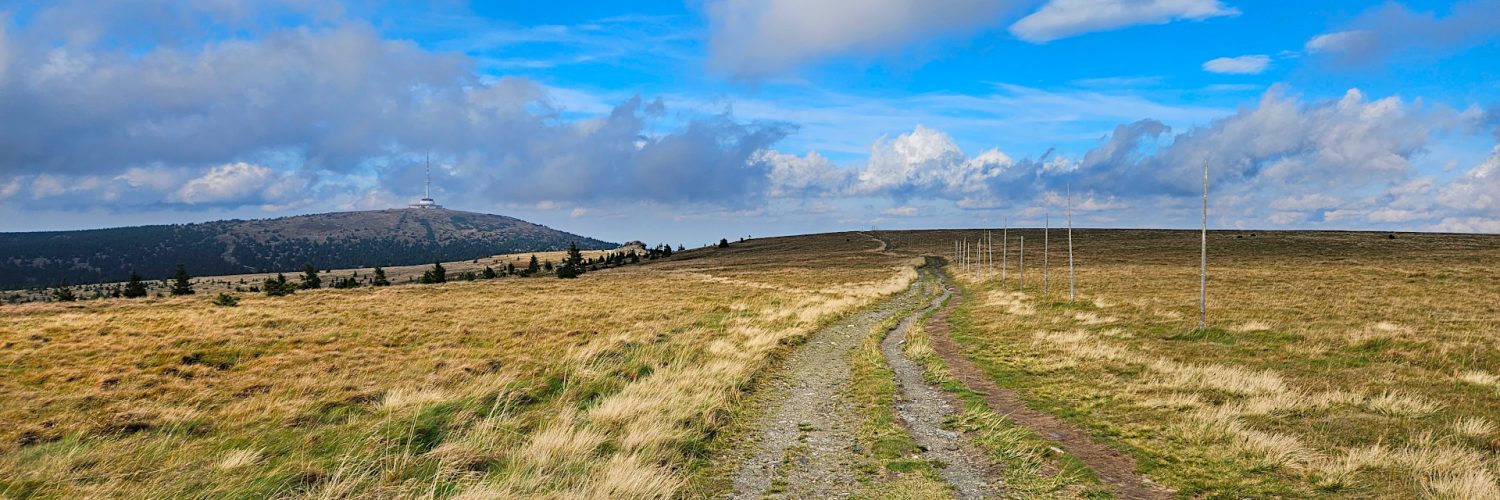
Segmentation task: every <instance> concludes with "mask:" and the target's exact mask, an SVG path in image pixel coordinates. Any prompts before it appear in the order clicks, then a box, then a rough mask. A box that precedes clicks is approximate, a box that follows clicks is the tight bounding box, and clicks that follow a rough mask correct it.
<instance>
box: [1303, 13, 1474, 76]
mask: <svg viewBox="0 0 1500 500" xmlns="http://www.w3.org/2000/svg"><path fill="white" fill-rule="evenodd" d="M1497 12H1500V0H1470V1H1467V2H1460V3H1456V4H1454V5H1453V6H1452V7H1451V8H1450V9H1449V12H1448V13H1447V15H1446V16H1439V15H1438V14H1437V13H1434V12H1415V11H1412V10H1411V9H1409V8H1407V7H1406V6H1405V5H1402V4H1400V3H1396V2H1390V3H1386V4H1384V5H1382V6H1380V7H1376V8H1374V9H1371V10H1369V11H1367V12H1365V13H1363V14H1361V15H1359V16H1358V17H1356V18H1355V19H1354V20H1352V21H1350V22H1349V23H1347V24H1346V25H1345V26H1343V27H1341V28H1340V29H1338V30H1335V31H1332V32H1329V33H1324V34H1320V35H1317V36H1314V37H1313V38H1311V39H1309V40H1308V41H1307V44H1306V48H1307V50H1308V51H1309V52H1312V53H1314V54H1318V55H1321V56H1324V57H1327V58H1329V59H1330V60H1332V61H1334V62H1335V63H1338V64H1344V65H1365V64H1375V63H1379V62H1381V61H1385V60H1387V59H1389V58H1391V57H1393V56H1398V55H1402V54H1425V55H1430V56H1436V55H1443V54H1447V53H1451V52H1453V51H1457V50H1462V49H1465V48H1468V47H1472V46H1474V45H1477V44H1479V43H1482V42H1484V41H1485V40H1490V39H1493V38H1494V37H1496V36H1497V35H1500V15H1497V14H1496V13H1497Z"/></svg>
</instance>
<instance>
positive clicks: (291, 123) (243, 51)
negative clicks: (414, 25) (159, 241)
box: [0, 4, 795, 210]
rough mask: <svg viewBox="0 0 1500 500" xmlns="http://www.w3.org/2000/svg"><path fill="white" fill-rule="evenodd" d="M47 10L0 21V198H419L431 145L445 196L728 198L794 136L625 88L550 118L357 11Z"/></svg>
mask: <svg viewBox="0 0 1500 500" xmlns="http://www.w3.org/2000/svg"><path fill="white" fill-rule="evenodd" d="M213 6H218V4H213ZM64 7H66V6H64ZM60 8H61V7H60ZM64 13H65V12H54V11H43V12H40V13H37V14H36V15H35V16H34V21H33V23H32V24H29V25H26V26H23V27H22V28H21V29H20V30H18V31H17V30H11V31H9V32H0V68H3V70H0V71H3V72H0V130H5V131H6V133H4V134H0V185H5V186H14V187H15V189H14V190H7V191H6V192H5V193H8V194H5V193H0V195H3V196H0V199H25V200H27V202H28V204H30V205H31V206H35V207H44V208H63V209H91V208H108V209H111V210H132V209H141V208H145V207H173V206H178V207H188V206H203V207H208V206H212V207H235V206H256V205H268V206H281V205H286V204H289V203H295V202H296V199H297V198H299V197H302V198H318V199H320V200H328V199H335V198H339V199H348V200H356V199H367V201H368V203H370V204H379V205H376V206H380V205H386V206H388V205H399V204H400V201H401V199H402V198H405V197H410V196H412V195H415V194H416V193H417V192H420V191H419V190H420V176H421V165H422V163H423V158H425V157H427V156H429V155H430V156H431V157H432V158H433V160H434V161H435V162H437V163H438V166H439V167H440V168H439V169H438V172H435V181H438V182H437V187H438V189H439V191H440V192H442V193H443V194H445V195H447V196H446V197H447V199H448V200H449V201H468V202H471V203H474V204H483V205H484V206H491V205H493V204H494V202H495V200H505V201H506V202H507V203H541V202H545V201H558V200H566V201H569V202H599V203H602V202H608V201H631V202H653V203H678V202H689V203H708V204H715V205H723V206H743V205H747V204H753V203H755V202H756V200H758V199H760V198H761V197H762V196H764V193H765V190H766V189H765V188H766V186H767V185H768V173H769V170H768V168H769V167H768V166H766V165H764V164H762V163H757V162H751V161H749V159H750V158H751V157H752V156H753V155H754V154H756V153H757V152H758V151H761V150H764V149H766V148H768V147H770V146H771V145H773V144H774V143H776V142H777V141H779V140H780V139H781V138H782V137H784V136H785V135H786V134H788V133H790V132H791V131H793V130H794V129H795V127H793V126H791V125H788V124H785V123H780V122H745V121H741V120H737V119H735V118H734V117H733V116H732V115H729V114H716V115H692V116H689V117H687V118H686V119H683V118H682V117H681V116H674V117H672V119H671V120H665V119H663V115H665V114H666V113H667V110H666V108H665V105H664V104H663V103H662V102H660V101H648V100H645V99H642V98H639V97H637V98H633V99H627V100H626V101H624V102H621V103H618V105H616V106H615V107H614V108H613V109H612V110H610V111H609V112H608V113H606V114H603V115H600V116H593V117H585V118H581V119H580V118H564V117H563V115H564V113H565V112H567V111H568V110H567V109H566V108H562V107H560V106H559V105H558V104H556V102H555V100H554V99H553V98H552V95H551V92H550V90H549V89H547V88H546V87H544V86H542V85H539V84H537V83H536V82H533V81H530V80H527V79H523V78H500V79H498V80H482V79H480V78H479V77H478V76H477V73H476V71H475V70H474V68H473V61H472V60H470V59H469V58H467V57H465V56H462V55H457V54H447V53H436V52H432V51H428V50H425V49H423V48H421V47H418V46H416V45H415V44H413V43H411V42H406V41H400V40H387V39H383V38H382V37H381V36H379V35H378V34H377V33H376V32H375V30H374V29H373V28H372V27H370V26H369V25H366V24H362V23H358V22H336V23H332V24H331V25H329V26H327V27H322V28H306V27H299V28H289V29H279V30H270V31H268V32H266V33H264V34H262V35H261V37H260V38H258V39H254V40H249V39H239V38H233V37H231V38H224V39H211V40H208V41H206V42H203V43H201V44H198V45H181V44H174V43H165V44H157V45H152V46H151V48H149V49H144V50H136V49H132V48H127V47H121V46H118V45H116V44H115V42H114V41H113V40H114V39H113V38H111V37H108V36H94V35H92V34H91V33H93V31H91V30H84V32H83V34H80V33H78V32H77V31H76V30H75V31H68V30H62V31H58V30H52V29H51V28H48V27H49V26H53V24H52V21H49V20H56V19H59V18H60V16H62V15H63V14H64ZM0 26H5V24H3V23H0ZM79 26H81V27H87V26H89V24H88V23H81V24H80V25H79ZM79 29H83V28H79ZM100 39H109V40H110V42H109V43H104V42H99V41H97V40H100ZM668 121H670V123H673V124H676V125H670V126H668V125H664V123H665V122H668ZM372 182H373V183H374V184H373V185H371V183H372ZM294 185H295V186H300V188H299V187H295V186H294ZM372 191H373V192H374V194H373V195H372ZM376 195H378V196H376ZM349 203H354V202H353V201H350V202H349Z"/></svg>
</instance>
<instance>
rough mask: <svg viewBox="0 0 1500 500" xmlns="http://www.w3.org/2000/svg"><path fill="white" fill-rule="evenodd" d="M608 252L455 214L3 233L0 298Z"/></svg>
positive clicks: (543, 230)
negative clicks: (178, 277) (27, 292)
mask: <svg viewBox="0 0 1500 500" xmlns="http://www.w3.org/2000/svg"><path fill="white" fill-rule="evenodd" d="M569 242H577V243H578V246H579V247H580V248H583V249H605V248H613V247H614V246H615V245H614V244H611V243H608V242H604V241H600V240H597V239H593V238H587V237H583V236H579V235H576V234H572V233H566V232H563V231H558V230H556V229H552V228H549V227H546V226H542V225H538V224H532V223H530V222H526V221H523V220H520V219H515V218H512V217H505V216H501V215H490V214H481V213H473V212H461V211H456V210H444V209H436V210H408V209H392V210H375V211H366V212H336V213H327V214H314V215H299V216H294V217H281V218H277V219H260V220H225V221H214V222H206V223H202V224H177V225H160V226H139V227H122V228H111V229H94V230H86V231H49V232H34V233H0V255H3V256H4V257H3V260H0V289H14V288H25V287H32V286H46V285H53V284H56V283H59V282H62V281H67V282H68V283H94V282H99V281H106V280H108V281H115V280H121V279H124V278H125V277H126V276H127V275H129V273H130V272H131V271H132V270H134V271H136V272H138V273H140V274H141V275H142V276H144V277H146V278H148V279H160V278H163V277H165V276H167V275H168V274H170V273H171V272H172V271H173V270H174V269H175V268H176V266H177V264H179V263H180V264H183V265H186V266H187V268H188V269H189V271H190V272H192V273H193V274H194V275H199V276H203V275H224V274H239V273H253V272H265V271H289V270H296V269H300V268H301V267H302V266H303V265H304V264H308V263H311V264H312V265H314V266H317V267H318V268H322V269H328V268H352V267H368V266H374V265H381V266H388V265H408V264H419V263H424V262H431V261H433V260H463V259H472V258H478V257H482V256H489V255H495V254H504V253H515V252H531V251H540V250H550V249H557V248H562V247H565V246H567V245H568V243H569Z"/></svg>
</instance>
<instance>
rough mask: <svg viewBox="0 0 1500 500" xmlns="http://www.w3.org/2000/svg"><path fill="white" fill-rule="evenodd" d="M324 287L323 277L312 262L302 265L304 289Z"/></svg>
mask: <svg viewBox="0 0 1500 500" xmlns="http://www.w3.org/2000/svg"><path fill="white" fill-rule="evenodd" d="M322 287H323V278H319V277H318V270H317V269H315V268H313V265H312V264H307V265H305V266H302V289H303V290H312V289H315V288H322Z"/></svg>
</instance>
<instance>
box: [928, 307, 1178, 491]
mask: <svg viewBox="0 0 1500 500" xmlns="http://www.w3.org/2000/svg"><path fill="white" fill-rule="evenodd" d="M946 281H947V280H946V279H945V280H943V286H944V287H945V288H950V293H951V287H950V286H949V284H948V283H947V282H946ZM962 298H963V295H962V293H960V294H958V295H956V298H955V300H953V301H952V302H950V303H949V304H948V306H947V307H945V308H943V310H941V311H939V312H938V313H937V314H936V315H934V316H933V317H932V319H931V320H930V321H928V323H927V333H928V336H929V337H930V338H931V341H932V349H933V350H934V351H936V352H937V354H938V356H939V357H941V358H942V359H943V363H944V364H946V365H948V369H949V372H951V374H952V376H953V378H955V379H957V380H958V381H959V382H961V383H963V385H964V386H966V387H968V389H969V390H971V391H974V392H975V393H978V394H980V395H982V396H984V401H985V404H986V405H988V406H989V407H990V411H993V412H995V413H998V414H1000V415H1004V416H1005V418H1007V419H1009V420H1010V421H1012V422H1015V423H1016V424H1017V425H1020V426H1023V427H1026V428H1029V429H1031V430H1033V431H1035V432H1036V433H1037V434H1040V435H1042V436H1045V437H1046V438H1048V439H1051V440H1053V441H1054V442H1056V443H1057V444H1058V446H1059V447H1061V448H1062V449H1063V450H1066V451H1067V452H1068V453H1069V454H1071V455H1073V456H1074V457H1077V458H1078V460H1079V461H1080V462H1083V463H1084V465H1087V466H1088V467H1089V468H1090V469H1093V471H1094V473H1095V474H1096V475H1098V476H1099V479H1100V480H1102V481H1103V482H1104V483H1105V484H1108V485H1109V486H1110V487H1111V488H1112V489H1114V492H1115V495H1117V496H1118V497H1120V498H1132V499H1136V498H1145V499H1157V498H1168V497H1169V496H1171V492H1170V491H1169V490H1167V489H1165V488H1163V487H1161V486H1160V485H1158V484H1156V483H1154V482H1152V481H1151V480H1150V479H1147V478H1146V477H1145V476H1142V475H1141V474H1140V473H1138V472H1136V464H1135V459H1133V458H1131V457H1130V455H1126V454H1125V453H1122V452H1120V450H1117V449H1115V448H1113V447H1110V446H1108V445H1105V444H1102V443H1099V442H1097V441H1094V439H1093V438H1092V437H1090V436H1089V433H1088V431H1085V430H1084V429H1082V428H1079V427H1078V426H1075V425H1073V424H1071V423H1068V422H1065V421H1063V420H1061V419H1058V418H1057V417H1054V416H1052V415H1050V414H1047V413H1043V412H1039V411H1036V410H1033V409H1031V408H1030V407H1028V406H1026V403H1025V402H1024V401H1022V400H1021V398H1020V396H1019V395H1017V394H1016V392H1015V391H1013V390H1010V389H1005V388H1002V387H1000V386H999V385H997V384H995V381H994V380H991V379H990V378H989V376H988V375H986V374H985V373H984V371H983V370H981V369H979V367H977V366H975V365H974V362H972V361H969V359H968V358H966V357H964V350H963V348H962V347H960V346H959V345H958V343H956V342H954V341H953V339H952V338H949V336H948V330H949V327H948V314H949V313H951V312H952V311H953V310H954V309H955V308H957V306H958V303H959V301H960V300H961V299H962Z"/></svg>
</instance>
